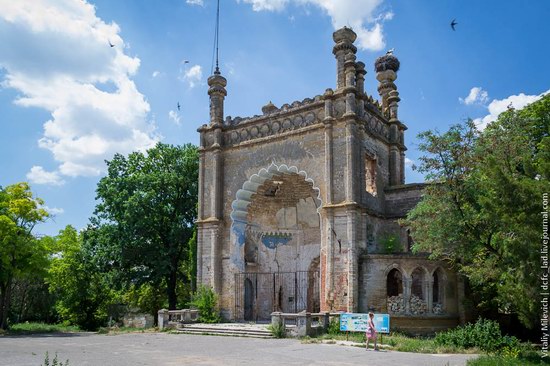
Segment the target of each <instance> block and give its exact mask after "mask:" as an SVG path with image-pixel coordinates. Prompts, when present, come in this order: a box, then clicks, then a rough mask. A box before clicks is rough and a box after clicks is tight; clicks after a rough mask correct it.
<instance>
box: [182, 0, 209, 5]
mask: <svg viewBox="0 0 550 366" xmlns="http://www.w3.org/2000/svg"><path fill="white" fill-rule="evenodd" d="M185 2H186V3H187V4H189V5H198V6H204V1H203V0H185Z"/></svg>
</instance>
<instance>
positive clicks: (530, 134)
mask: <svg viewBox="0 0 550 366" xmlns="http://www.w3.org/2000/svg"><path fill="white" fill-rule="evenodd" d="M419 137H420V138H421V139H422V140H423V143H422V144H421V145H420V150H421V151H423V152H424V153H426V155H425V156H424V157H422V158H421V165H420V167H419V168H418V169H419V170H420V171H421V172H423V173H425V174H426V178H427V179H428V181H430V182H431V183H432V184H431V185H429V187H428V188H427V189H426V192H425V196H424V198H423V200H422V201H421V202H420V203H419V204H418V205H417V207H416V208H415V209H413V210H412V211H411V212H410V213H409V215H408V217H407V219H406V220H404V222H403V223H404V224H405V225H407V226H409V227H410V228H411V233H412V236H413V238H414V240H415V242H416V244H415V249H416V250H418V251H430V252H431V253H432V257H434V258H439V259H442V258H443V259H446V260H449V261H450V262H451V263H453V264H454V265H456V267H457V269H458V270H459V271H460V272H461V273H462V274H464V275H465V276H466V277H467V278H468V280H469V283H470V284H471V286H472V288H473V291H474V296H476V298H477V299H478V300H479V304H478V306H479V308H480V310H482V311H498V312H501V313H516V314H517V315H518V316H519V319H520V320H521V322H522V323H523V324H524V325H526V326H528V327H530V328H532V327H534V325H535V324H536V322H537V319H538V310H539V309H538V305H537V304H538V301H537V299H538V297H539V291H538V285H539V284H538V272H537V270H536V269H537V268H539V265H540V263H539V262H540V257H539V252H540V246H541V239H540V236H541V230H542V229H541V228H542V217H541V214H540V212H541V209H542V194H543V193H544V192H549V191H550V183H549V179H550V95H547V96H545V97H543V98H542V99H541V100H539V101H537V102H535V103H533V104H532V105H530V106H528V107H526V108H524V109H523V110H520V111H517V110H514V109H509V110H508V111H506V112H504V113H503V114H501V115H500V116H499V118H498V120H497V121H495V122H493V123H491V124H489V126H487V128H486V129H485V130H484V131H481V132H480V131H478V130H477V129H476V126H475V125H474V123H473V121H471V120H470V121H467V122H466V123H465V124H461V125H455V126H452V127H451V128H450V129H449V131H447V132H445V133H443V134H440V133H437V132H433V131H427V132H424V133H422V134H421V135H420V136H419Z"/></svg>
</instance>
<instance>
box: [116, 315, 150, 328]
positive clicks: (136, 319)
mask: <svg viewBox="0 0 550 366" xmlns="http://www.w3.org/2000/svg"><path fill="white" fill-rule="evenodd" d="M122 324H123V325H124V326H125V327H128V328H151V327H152V326H153V325H154V324H155V319H154V318H153V316H152V315H151V314H140V313H138V314H125V315H124V317H123V318H122Z"/></svg>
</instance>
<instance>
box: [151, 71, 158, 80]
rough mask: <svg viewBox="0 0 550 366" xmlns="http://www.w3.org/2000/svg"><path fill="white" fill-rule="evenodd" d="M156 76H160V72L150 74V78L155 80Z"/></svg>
mask: <svg viewBox="0 0 550 366" xmlns="http://www.w3.org/2000/svg"><path fill="white" fill-rule="evenodd" d="M157 76H160V71H157V70H155V71H153V73H152V74H151V77H153V78H156V77H157Z"/></svg>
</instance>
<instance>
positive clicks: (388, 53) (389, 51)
mask: <svg viewBox="0 0 550 366" xmlns="http://www.w3.org/2000/svg"><path fill="white" fill-rule="evenodd" d="M393 51H395V48H392V49H390V50H388V52H386V55H393Z"/></svg>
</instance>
